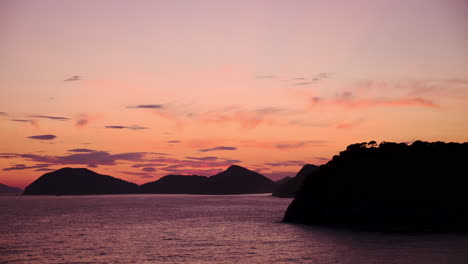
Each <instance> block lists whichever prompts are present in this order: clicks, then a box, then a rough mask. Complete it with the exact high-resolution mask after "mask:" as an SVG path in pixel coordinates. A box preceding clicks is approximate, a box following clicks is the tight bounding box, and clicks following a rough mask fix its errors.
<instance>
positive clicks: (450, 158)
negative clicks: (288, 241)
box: [283, 141, 468, 230]
mask: <svg viewBox="0 0 468 264" xmlns="http://www.w3.org/2000/svg"><path fill="white" fill-rule="evenodd" d="M467 157H468V143H444V142H433V143H428V142H423V141H416V142H414V143H412V144H411V145H408V144H405V143H393V142H382V143H380V144H379V145H377V143H376V142H375V141H371V142H368V143H367V142H364V143H358V144H353V145H350V146H348V147H347V148H346V150H345V151H342V152H341V153H340V154H339V155H337V156H334V157H333V159H332V160H331V161H329V162H328V163H327V164H325V165H322V166H320V168H319V169H318V170H317V171H315V172H312V173H310V174H309V175H308V176H307V177H306V179H305V180H304V184H303V185H302V187H301V188H300V190H299V191H298V193H297V195H296V198H295V199H294V200H293V201H292V203H291V204H290V206H289V207H288V209H287V211H286V213H285V215H284V218H283V221H284V222H295V223H304V224H319V225H340V226H353V227H366V228H368V227H370V228H384V229H393V228H396V229H411V230H413V229H422V230H450V229H453V230H460V229H465V230H466V229H468V228H467V227H468V203H467V201H468V191H467V188H468V173H467V169H466V164H467V163H466V161H467Z"/></svg>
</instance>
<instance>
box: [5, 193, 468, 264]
mask: <svg viewBox="0 0 468 264" xmlns="http://www.w3.org/2000/svg"><path fill="white" fill-rule="evenodd" d="M290 202H291V199H284V198H276V197H272V196H270V195H268V194H260V195H149V194H148V195H91V196H21V195H19V196H14V195H13V196H0V263H22V264H23V263H24V264H28V263H30V264H41V263H56V264H58V263H64V264H65V263H67V264H78V263H79V264H81V263H93V264H94V263H106V264H107V263H197V264H203V263H218V264H222V263H236V264H240V263H249V264H256V263H262V264H265V263H319V264H328V263H330V264H331V263H356V264H361V263H362V264H372V263H378V264H387V263H398V264H405V263H410V264H418V263H423V264H431V263H444V264H445V263H448V264H451V263H453V264H457V263H468V235H467V234H456V233H437V234H431V233H382V232H373V231H363V230H349V229H346V228H332V227H317V226H305V225H298V224H286V223H281V219H282V217H283V214H284V211H285V210H286V208H287V206H288V205H289V203H290Z"/></svg>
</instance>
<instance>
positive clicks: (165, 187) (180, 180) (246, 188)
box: [138, 165, 276, 194]
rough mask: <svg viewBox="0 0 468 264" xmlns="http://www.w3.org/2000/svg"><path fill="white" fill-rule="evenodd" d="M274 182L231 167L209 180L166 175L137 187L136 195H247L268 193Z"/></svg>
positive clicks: (239, 168) (200, 177)
mask: <svg viewBox="0 0 468 264" xmlns="http://www.w3.org/2000/svg"><path fill="white" fill-rule="evenodd" d="M275 187H276V183H275V182H273V181H272V180H270V179H268V178H267V177H265V176H263V175H261V174H258V173H256V172H253V171H251V170H248V169H246V168H243V167H241V166H237V165H232V166H230V167H229V168H227V169H226V170H225V171H223V172H221V173H218V174H216V175H214V176H211V177H204V176H196V175H192V176H185V175H168V176H165V177H162V178H161V179H159V180H157V181H154V182H149V183H146V184H143V185H141V186H140V187H139V188H138V192H139V193H161V194H162V193H173V194H248V193H269V192H272V191H273V190H274V188H275Z"/></svg>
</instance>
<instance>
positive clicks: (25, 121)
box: [10, 119, 32, 123]
mask: <svg viewBox="0 0 468 264" xmlns="http://www.w3.org/2000/svg"><path fill="white" fill-rule="evenodd" d="M10 121H13V122H21V123H30V122H32V120H29V119H10Z"/></svg>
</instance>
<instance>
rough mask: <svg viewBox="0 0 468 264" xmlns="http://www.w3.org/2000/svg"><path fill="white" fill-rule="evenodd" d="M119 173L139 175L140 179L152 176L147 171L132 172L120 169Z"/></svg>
mask: <svg viewBox="0 0 468 264" xmlns="http://www.w3.org/2000/svg"><path fill="white" fill-rule="evenodd" d="M120 172H121V173H124V174H127V175H132V176H139V177H140V178H142V179H150V178H154V176H153V175H151V174H150V173H149V172H134V171H120Z"/></svg>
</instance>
